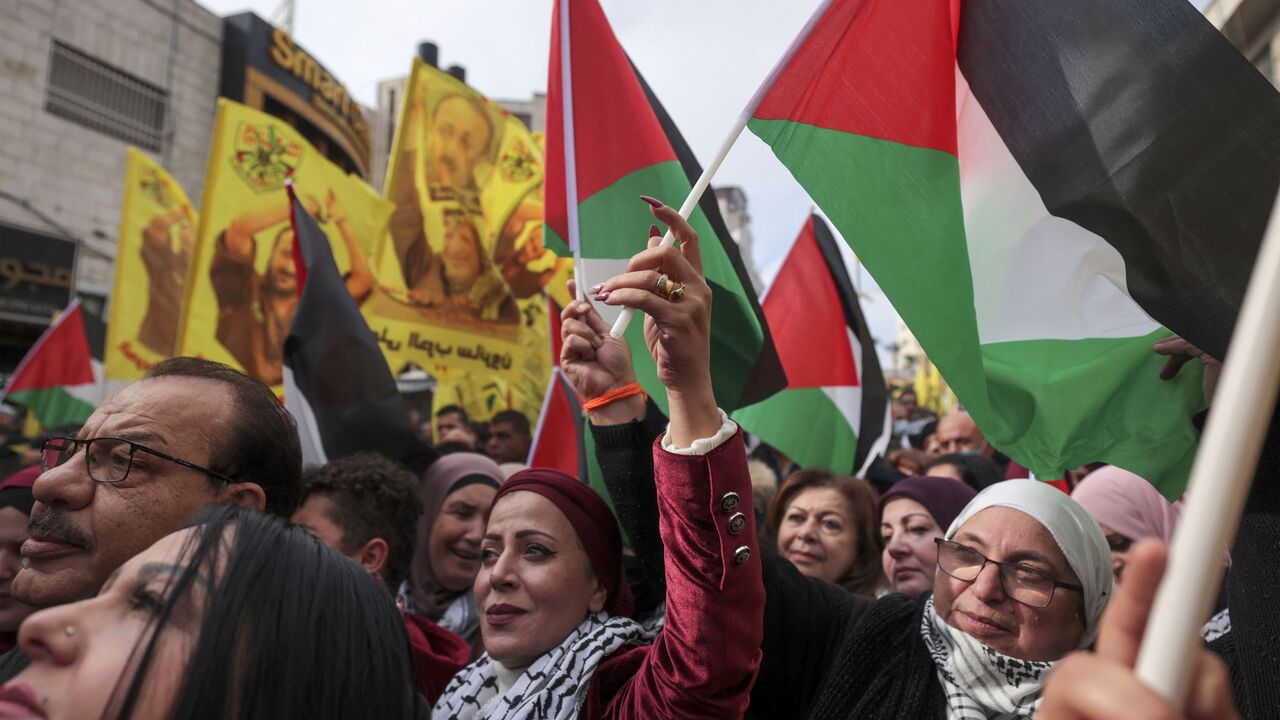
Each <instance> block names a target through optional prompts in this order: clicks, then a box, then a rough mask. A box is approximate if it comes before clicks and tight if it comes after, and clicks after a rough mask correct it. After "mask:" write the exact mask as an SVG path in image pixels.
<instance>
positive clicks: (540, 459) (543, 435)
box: [529, 366, 586, 481]
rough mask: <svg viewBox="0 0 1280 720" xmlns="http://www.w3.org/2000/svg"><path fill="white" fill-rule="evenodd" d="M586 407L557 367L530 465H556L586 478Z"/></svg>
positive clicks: (564, 470)
mask: <svg viewBox="0 0 1280 720" xmlns="http://www.w3.org/2000/svg"><path fill="white" fill-rule="evenodd" d="M582 457H583V444H582V410H581V405H580V404H579V403H578V398H577V395H576V393H575V392H574V390H573V388H572V387H570V386H569V382H568V379H567V378H565V376H564V373H563V371H562V370H561V369H560V367H559V366H556V367H555V368H553V369H552V371H551V382H550V383H548V385H547V394H546V397H545V399H544V400H543V403H542V414H541V415H539V417H538V427H537V430H535V431H534V434H533V446H532V447H531V448H530V450H529V467H543V468H553V469H555V470H559V471H560V472H563V473H565V474H566V475H569V476H571V477H576V478H583V479H584V481H585V477H586V476H585V474H584V473H583V468H582V467H581V459H582Z"/></svg>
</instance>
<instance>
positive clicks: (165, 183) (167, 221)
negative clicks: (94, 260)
mask: <svg viewBox="0 0 1280 720" xmlns="http://www.w3.org/2000/svg"><path fill="white" fill-rule="evenodd" d="M196 227H197V216H196V210H195V208H194V207H193V206H192V205H191V201H190V200H188V199H187V195H186V193H184V192H183V191H182V187H181V186H180V185H178V183H177V181H176V180H174V179H173V178H172V177H171V176H170V175H169V173H167V172H165V169H164V168H163V167H161V166H160V164H159V163H157V162H156V161H154V160H152V159H151V158H150V157H148V156H147V155H146V154H145V153H143V152H141V151H139V150H136V149H134V148H129V154H128V158H127V159H126V162H125V178H124V205H123V207H122V208H121V212H120V237H119V241H118V243H117V246H116V247H117V250H116V276H115V285H114V287H113V288H112V291H111V315H110V317H109V318H108V319H107V344H106V348H105V350H104V355H105V356H104V358H103V363H104V366H105V368H104V369H105V375H106V379H107V382H130V381H133V380H137V379H138V378H140V377H142V375H143V374H144V373H145V372H146V371H147V370H148V369H149V368H150V367H151V366H152V365H154V364H156V363H157V362H160V361H161V360H164V359H165V358H168V357H172V356H173V354H174V353H173V350H174V346H175V344H176V342H177V337H178V323H179V320H180V319H181V315H182V301H183V297H184V295H185V288H186V283H187V270H188V266H189V264H190V259H191V253H192V250H193V247H194V245H195V237H196Z"/></svg>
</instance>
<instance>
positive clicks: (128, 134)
mask: <svg viewBox="0 0 1280 720" xmlns="http://www.w3.org/2000/svg"><path fill="white" fill-rule="evenodd" d="M219 96H223V97H227V98H230V99H232V100H235V101H237V102H241V103H244V104H246V105H248V106H250V107H253V108H256V109H258V110H262V111H263V112H266V113H269V114H272V115H275V116H276V117H279V118H282V119H283V120H284V121H285V122H287V123H289V124H290V125H292V126H293V127H295V128H297V129H298V131H299V132H300V133H301V134H302V135H303V136H304V137H306V138H307V140H308V141H310V142H311V143H312V145H314V146H315V147H316V148H318V149H319V150H320V151H321V152H322V153H323V154H324V155H325V156H326V157H328V158H329V159H330V160H332V161H333V162H335V163H337V164H338V165H339V166H341V167H342V168H344V169H346V170H348V171H351V172H354V173H356V174H358V175H361V176H364V177H368V176H369V167H370V159H371V158H370V138H369V122H368V120H369V115H368V110H367V109H366V108H363V107H362V106H360V105H359V104H358V103H356V102H355V101H354V100H352V99H351V97H350V94H349V93H348V92H347V90H346V88H345V87H343V86H342V84H341V83H340V82H339V81H338V80H337V79H336V78H334V77H333V75H332V74H331V73H329V72H328V70H326V69H325V67H324V66H323V65H322V64H321V63H320V62H319V61H318V60H316V59H315V58H314V57H312V56H311V55H310V54H309V53H307V52H306V51H305V50H304V49H303V48H301V47H299V46H298V45H297V44H296V43H295V42H294V41H293V39H292V38H291V37H290V36H289V35H288V33H286V32H284V31H283V30H280V29H278V28H275V27H273V26H271V25H270V24H269V23H267V22H266V21H264V20H262V19H261V18H259V17H257V16H256V15H253V14H252V13H241V14H238V15H232V16H229V17H226V18H222V17H218V16H217V15H215V14H213V13H212V12H210V11H208V10H206V9H205V8H203V7H201V6H200V5H199V4H197V2H196V1H195V0H176V2H174V0H77V2H50V1H49V0H9V1H8V2H4V3H0V98H3V102H0V374H3V373H5V372H9V371H12V370H13V369H14V367H15V366H16V365H17V363H18V361H19V360H21V358H22V356H23V355H24V354H25V353H26V351H27V350H28V349H29V348H30V347H31V345H32V344H33V343H34V342H35V340H36V339H37V338H39V336H40V333H41V332H43V331H44V328H45V327H46V326H47V325H48V324H49V321H50V319H51V318H52V317H53V315H54V314H55V313H56V312H57V311H59V310H61V309H62V308H64V307H66V305H67V304H68V303H69V302H70V300H71V297H72V296H73V295H76V296H79V297H80V298H81V300H82V302H83V303H84V305H85V307H86V308H88V309H89V310H91V311H93V312H95V313H97V314H102V311H103V310H104V304H105V303H106V302H107V299H108V297H109V295H110V293H111V286H112V283H113V281H114V272H115V270H114V261H115V254H116V235H117V233H118V228H119V225H120V208H121V203H122V201H123V199H124V186H123V185H124V171H125V158H126V154H127V150H128V148H129V147H131V146H132V147H136V148H139V149H140V150H143V151H145V152H147V153H149V154H151V155H152V157H153V158H155V159H156V160H158V161H159V162H160V163H161V164H162V165H163V166H164V167H165V168H167V169H168V170H169V172H170V173H171V174H172V175H173V176H174V177H175V178H176V179H177V181H178V182H179V183H180V184H181V185H182V187H183V189H184V190H185V191H186V194H187V196H188V197H189V198H191V200H192V201H193V202H195V203H197V204H198V203H199V202H200V200H201V197H202V193H203V189H204V187H203V186H204V179H205V163H206V161H207V156H208V151H209V140H210V137H211V135H212V132H213V125H214V120H215V115H216V108H217V100H218V97H219Z"/></svg>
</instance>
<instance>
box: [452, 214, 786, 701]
mask: <svg viewBox="0 0 1280 720" xmlns="http://www.w3.org/2000/svg"><path fill="white" fill-rule="evenodd" d="M671 216H674V217H675V218H676V219H678V218H679V215H677V214H676V213H675V211H673V210H670V209H669V208H665V209H664V213H663V215H662V216H660V219H662V220H663V221H664V222H673V220H672V218H671ZM675 229H676V230H677V237H679V238H680V240H681V248H680V249H676V248H675V247H665V248H659V247H654V246H655V245H657V240H658V236H657V228H656V227H654V228H652V229H651V232H650V236H651V238H650V249H649V250H647V251H645V252H643V253H640V254H639V255H637V256H635V257H634V258H632V260H631V264H630V270H631V272H629V273H627V274H626V275H622V276H619V277H617V278H614V279H613V280H611V281H610V282H611V283H614V285H613V286H612V287H613V290H612V295H611V296H610V301H614V299H615V298H616V302H618V303H620V304H627V305H629V306H632V307H639V308H641V309H643V310H644V311H645V314H646V318H645V321H644V323H645V324H644V334H645V337H646V339H647V341H648V347H649V350H650V352H651V353H652V355H653V359H654V362H655V364H656V366H657V373H658V378H659V379H660V381H661V382H662V383H663V385H664V386H665V387H666V390H667V402H668V404H669V407H670V409H671V422H670V424H669V425H668V427H667V431H666V433H665V434H663V435H662V436H661V438H660V439H659V441H658V442H657V443H655V444H651V445H649V447H648V453H649V461H648V462H649V465H648V466H649V467H650V468H652V471H651V475H650V478H649V487H650V488H651V489H653V490H654V491H655V496H656V506H657V508H658V511H657V513H658V528H659V533H660V536H661V538H660V541H661V542H662V543H664V544H665V547H666V550H667V552H666V564H665V567H664V570H665V582H666V599H667V607H666V622H665V624H664V626H663V628H662V629H661V630H660V631H658V632H657V635H656V637H654V631H653V629H652V627H649V626H644V625H641V624H639V623H637V622H636V621H635V620H633V619H631V618H630V617H629V613H630V612H631V609H632V597H631V593H630V591H629V589H628V586H627V584H626V581H625V579H624V578H623V572H622V539H621V533H620V532H619V530H618V527H617V523H616V521H615V520H614V518H613V515H612V513H611V512H610V510H609V506H608V505H607V504H605V502H604V500H603V499H602V498H601V497H600V496H599V495H598V494H596V492H595V491H594V490H592V489H591V488H590V487H588V486H587V485H585V484H583V483H581V482H578V481H577V480H575V479H573V478H571V477H568V476H567V475H564V474H563V473H559V472H556V471H554V470H546V469H534V470H525V471H522V472H519V473H516V474H515V475H513V476H512V477H511V479H510V480H508V481H507V483H506V484H505V485H503V487H502V489H501V490H500V491H498V494H497V497H496V499H495V500H494V503H493V507H492V508H491V509H490V511H489V521H488V524H487V527H486V529H485V536H484V544H483V545H482V552H483V560H482V569H481V571H480V574H479V575H478V576H477V578H476V588H475V593H476V600H477V602H478V604H479V606H480V610H481V626H480V628H481V634H482V635H483V637H484V645H485V649H486V651H487V652H486V654H485V655H484V656H483V657H481V658H480V659H479V660H477V661H476V662H474V663H472V664H471V665H470V666H468V667H467V668H465V669H463V671H462V672H460V673H459V674H458V675H457V676H455V677H454V679H453V681H452V682H451V683H450V684H449V687H448V688H447V689H446V690H445V694H444V696H443V697H441V698H440V700H439V702H437V703H436V706H435V711H434V714H433V717H434V718H436V720H471V719H472V718H492V719H495V720H496V719H497V718H503V719H504V720H523V719H526V718H528V719H530V720H532V719H534V718H536V719H538V720H569V719H570V718H585V719H588V720H595V719H596V718H610V719H617V720H623V719H631V718H740V717H742V716H743V714H744V713H745V712H746V708H747V699H748V693H749V691H750V689H751V683H752V680H753V678H754V677H755V674H756V670H757V669H758V668H759V666H760V661H761V652H760V641H761V639H762V634H761V633H762V628H763V613H764V588H763V586H762V585H761V579H760V564H759V562H760V559H759V558H760V552H759V546H758V544H757V542H756V533H755V517H754V516H755V513H754V512H753V510H752V501H751V479H750V475H749V473H748V471H747V462H746V461H747V454H746V447H745V445H744V444H743V440H742V431H741V430H739V429H738V426H737V424H735V423H734V422H733V421H732V420H730V419H729V418H728V416H727V415H725V414H724V413H723V412H722V411H720V410H719V409H718V408H717V407H716V399H715V395H714V393H713V392H712V385H711V372H710V368H709V364H710V331H711V328H710V325H711V317H710V315H711V314H710V300H711V288H710V287H709V286H708V285H707V283H706V282H705V281H704V280H703V279H702V273H701V267H700V265H701V262H700V260H699V256H698V247H697V237H696V236H693V235H692V234H691V232H690V231H689V230H688V225H685V224H683V221H681V224H680V225H679V226H676V227H675ZM682 283H683V284H682ZM593 292H594V293H595V294H596V297H597V298H599V297H600V296H601V295H602V293H601V292H600V291H599V290H598V289H597V290H595V291H593ZM603 331H604V332H606V333H607V331H608V328H607V327H605V328H603ZM578 340H580V338H578V339H575V340H574V341H573V342H571V343H569V344H568V345H566V347H569V348H571V349H570V350H567V351H566V352H570V353H573V352H590V344H587V345H583V344H582V343H580V342H579V341H578ZM631 397H637V398H638V397H643V392H642V391H641V390H640V389H639V387H638V386H635V385H630V386H627V387H623V388H617V389H615V391H614V392H612V393H607V394H603V395H595V396H591V400H590V401H589V402H588V403H587V406H588V407H593V408H599V407H604V406H607V405H609V404H612V403H613V402H615V401H619V400H622V399H625V398H631ZM651 638H652V644H651V645H650V644H649V642H648V641H649V640H650V639H651Z"/></svg>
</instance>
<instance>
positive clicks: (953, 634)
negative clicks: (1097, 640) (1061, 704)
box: [920, 598, 1053, 720]
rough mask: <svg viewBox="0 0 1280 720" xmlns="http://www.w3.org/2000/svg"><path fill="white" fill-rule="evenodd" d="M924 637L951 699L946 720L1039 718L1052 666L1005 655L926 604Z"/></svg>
mask: <svg viewBox="0 0 1280 720" xmlns="http://www.w3.org/2000/svg"><path fill="white" fill-rule="evenodd" d="M920 634H921V635H923V636H924V644H925V647H927V648H928V649H929V654H930V655H932V656H933V662H934V665H935V666H936V667H937V668H938V678H939V679H940V680H941V681H942V688H943V690H944V692H945V693H946V696H947V720H1008V719H1010V718H1024V717H1031V716H1032V715H1035V712H1036V707H1037V706H1038V705H1039V704H1040V692H1041V690H1043V689H1044V683H1045V680H1046V679H1047V678H1048V675H1049V671H1050V670H1051V669H1053V663H1051V662H1037V661H1032V660H1019V659H1017V658H1012V657H1009V656H1008V655H1002V654H1000V653H998V652H996V651H995V650H992V649H991V648H989V647H987V646H986V645H983V644H982V643H980V642H978V641H977V640H975V639H973V638H972V637H970V636H969V635H966V634H965V633H963V632H961V631H960V630H957V629H955V628H953V627H951V626H950V625H948V624H947V623H946V621H944V620H943V619H942V618H940V617H938V613H937V612H936V611H935V610H934V609H933V598H929V599H928V601H926V603H925V608H924V617H923V619H922V620H921V622H920Z"/></svg>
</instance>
